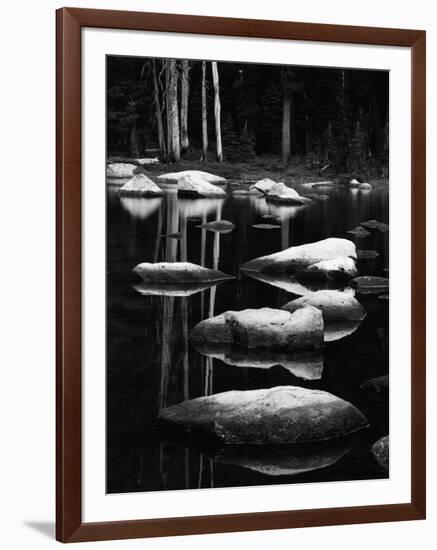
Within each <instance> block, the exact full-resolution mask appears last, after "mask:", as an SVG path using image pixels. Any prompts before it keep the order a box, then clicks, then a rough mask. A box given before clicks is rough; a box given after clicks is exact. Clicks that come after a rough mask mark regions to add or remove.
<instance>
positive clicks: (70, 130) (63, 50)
mask: <svg viewBox="0 0 437 550" xmlns="http://www.w3.org/2000/svg"><path fill="white" fill-rule="evenodd" d="M56 23H57V60H56V70H57V90H56V96H57V472H56V480H57V495H56V499H57V506H56V538H57V539H58V540H59V541H62V542H79V541H92V540H110V539H125V538H137V537H159V536H169V535H188V534H204V533H219V532H233V531H251V530H265V529H285V528H291V527H310V526H322V525H339V524H354V523H368V522H386V521H404V520H415V519H424V518H425V509H426V490H425V480H426V473H425V445H426V444H425V408H426V407H425V307H426V306H425V303H426V301H425V297H426V296H425V282H426V281H425V244H426V240H425V149H426V144H425V99H426V98H425V94H426V86H425V63H426V61H425V59H426V35H425V32H424V31H417V30H400V29H384V28H370V27H350V26H339V25H323V24H310V23H291V22H285V21H261V20H249V19H226V18H216V17H203V16H202V17H198V16H187V15H168V14H160V13H135V12H127V11H106V10H92V9H76V8H62V9H59V10H58V11H57V14H56ZM84 27H98V28H112V29H125V30H147V31H165V32H174V33H195V34H207V35H225V36H244V37H256V38H275V39H283V40H306V41H308V40H310V41H318V42H338V43H349V44H372V45H380V46H403V47H405V48H410V49H411V56H412V76H411V83H412V84H411V85H412V120H411V123H412V134H411V135H412V182H411V184H412V213H411V215H412V265H411V270H412V296H411V304H412V327H411V328H412V348H411V349H412V357H411V361H412V380H411V388H412V395H411V397H412V409H411V422H412V442H411V502H405V503H403V504H387V505H371V506H359V507H348V508H325V509H313V510H293V511H287V510H283V511H278V512H263V513H241V514H232V515H215V516H199V517H190V518H183V517H174V518H164V519H145V520H135V521H114V522H104V523H83V522H82V514H81V498H82V488H81V448H82V447H81V446H82V443H81V296H82V294H81V251H82V245H81V237H82V235H81V29H82V28H84Z"/></svg>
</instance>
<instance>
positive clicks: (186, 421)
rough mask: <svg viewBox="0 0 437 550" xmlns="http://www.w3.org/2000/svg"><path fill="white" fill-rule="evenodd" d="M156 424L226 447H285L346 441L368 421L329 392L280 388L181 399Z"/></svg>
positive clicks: (349, 404)
mask: <svg viewBox="0 0 437 550" xmlns="http://www.w3.org/2000/svg"><path fill="white" fill-rule="evenodd" d="M158 426H159V427H160V428H161V429H164V430H173V431H176V432H179V434H181V435H184V434H185V435H196V434H202V435H203V436H211V437H212V438H215V439H218V440H219V441H220V442H222V443H225V444H232V445H242V444H251V445H252V444H255V445H284V444H296V443H308V442H312V441H326V440H328V439H334V438H338V437H342V436H345V435H348V434H351V433H354V432H357V431H359V430H361V429H363V428H365V427H367V426H368V422H367V419H366V418H365V416H364V415H363V414H362V413H361V412H360V411H359V410H358V409H357V408H356V407H354V406H353V405H352V404H351V403H348V402H347V401H344V400H343V399H340V398H339V397H336V396H334V395H332V394H330V393H328V392H324V391H319V390H310V389H305V388H300V387H296V386H279V387H275V388H270V389H261V390H248V391H228V392H224V393H218V394H215V395H211V396H207V397H198V398H196V399H190V400H188V401H183V402H182V403H179V404H178V405H173V406H171V407H167V408H165V409H161V410H160V411H159V414H158Z"/></svg>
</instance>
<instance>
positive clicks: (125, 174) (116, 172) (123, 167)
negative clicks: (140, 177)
mask: <svg viewBox="0 0 437 550" xmlns="http://www.w3.org/2000/svg"><path fill="white" fill-rule="evenodd" d="M137 174H144V168H142V167H141V166H138V164H131V163H128V162H113V163H111V164H107V165H106V176H107V177H108V178H133V177H134V176H136V175H137Z"/></svg>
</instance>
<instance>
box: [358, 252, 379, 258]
mask: <svg viewBox="0 0 437 550" xmlns="http://www.w3.org/2000/svg"><path fill="white" fill-rule="evenodd" d="M378 256H379V252H377V251H376V250H357V259H358V260H374V259H375V258H377V257H378Z"/></svg>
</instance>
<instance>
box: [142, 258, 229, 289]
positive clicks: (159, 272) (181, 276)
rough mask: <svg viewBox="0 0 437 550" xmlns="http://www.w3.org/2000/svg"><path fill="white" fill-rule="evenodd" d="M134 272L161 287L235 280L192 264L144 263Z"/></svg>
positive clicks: (213, 270)
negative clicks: (164, 285)
mask: <svg viewBox="0 0 437 550" xmlns="http://www.w3.org/2000/svg"><path fill="white" fill-rule="evenodd" d="M133 272H134V273H136V274H137V275H139V276H140V277H141V278H142V279H143V281H144V283H151V284H161V285H162V284H173V285H174V284H179V285H184V284H185V285H187V284H198V283H217V282H220V281H226V280H229V279H233V278H234V277H232V276H231V275H226V273H222V272H221V271H218V270H215V269H208V268H206V267H202V266H200V265H196V264H192V263H190V262H160V263H156V264H153V263H147V262H144V263H141V264H138V265H137V266H136V267H134V269H133Z"/></svg>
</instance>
